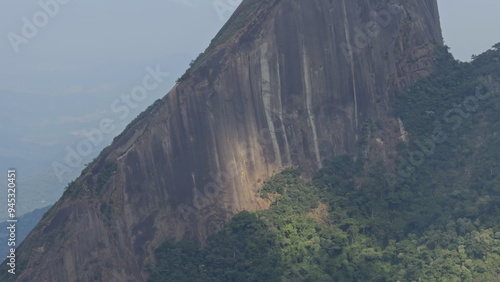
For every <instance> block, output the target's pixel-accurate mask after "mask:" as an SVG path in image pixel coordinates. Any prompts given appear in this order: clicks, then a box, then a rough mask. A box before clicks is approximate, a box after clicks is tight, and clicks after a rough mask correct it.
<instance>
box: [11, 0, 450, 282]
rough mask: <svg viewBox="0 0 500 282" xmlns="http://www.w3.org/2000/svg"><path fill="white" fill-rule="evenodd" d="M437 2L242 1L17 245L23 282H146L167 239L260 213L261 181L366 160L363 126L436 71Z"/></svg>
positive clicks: (394, 126)
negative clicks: (333, 162) (350, 157)
mask: <svg viewBox="0 0 500 282" xmlns="http://www.w3.org/2000/svg"><path fill="white" fill-rule="evenodd" d="M439 45H442V38H441V30H440V25H439V16H438V11H437V3H436V1H435V0H414V1H389V0H356V1H351V0H307V1H306V0H280V1H279V0H269V1H263V0H245V1H244V2H243V3H242V5H241V6H240V7H239V8H238V10H237V11H236V12H235V14H234V15H233V17H232V18H231V19H230V20H229V22H228V23H227V24H226V25H225V26H224V28H223V29H222V30H221V32H220V33H219V34H218V35H217V37H216V38H215V39H214V41H213V44H212V45H211V46H210V47H209V49H208V50H207V52H206V53H204V54H203V55H202V56H200V58H199V59H198V60H197V61H196V62H195V64H194V66H193V68H192V69H190V70H189V71H188V72H187V74H186V75H184V76H183V78H182V79H181V81H180V82H179V83H178V84H177V85H176V86H175V87H174V88H173V89H172V90H171V91H170V92H169V93H168V94H167V95H166V96H165V97H164V98H163V99H161V100H160V101H158V102H157V103H155V105H153V106H152V107H151V108H150V109H149V110H148V111H147V112H145V113H144V114H142V115H141V116H140V117H139V118H138V119H137V120H136V121H135V122H133V123H132V124H131V125H129V126H128V127H127V129H126V130H125V132H124V133H123V134H121V135H120V136H118V137H117V138H115V140H114V142H113V144H112V145H111V146H110V147H108V148H107V149H105V150H104V151H103V152H102V153H101V154H100V156H99V157H98V159H97V160H96V161H95V162H94V163H92V164H91V165H90V166H89V167H88V168H87V169H86V170H85V171H84V172H83V173H82V175H81V177H79V178H78V179H77V180H76V181H75V183H73V184H72V185H70V187H69V188H68V190H67V192H66V193H65V195H64V196H63V198H62V199H61V200H60V201H59V202H58V203H57V204H56V205H55V206H54V207H53V208H52V209H51V210H50V211H49V212H48V213H47V214H46V215H45V217H44V219H43V220H42V221H41V222H40V224H39V225H38V226H37V227H36V228H35V230H34V231H33V232H32V233H31V234H30V236H29V237H28V238H27V239H26V240H25V243H23V245H22V246H21V248H20V249H19V250H18V257H19V258H20V263H21V266H22V268H23V269H22V274H21V275H20V276H19V277H18V281H51V282H52V281H146V278H147V272H146V267H147V265H148V264H151V263H153V262H154V250H155V248H157V247H158V246H159V245H160V244H161V243H162V242H163V241H164V240H166V239H167V238H174V239H181V238H183V237H185V236H194V237H196V238H198V239H199V240H200V241H201V242H203V241H204V240H205V239H206V237H207V235H209V234H210V233H212V232H215V231H217V230H218V229H219V228H220V227H221V225H222V224H223V223H224V222H226V221H228V220H229V219H230V218H231V217H232V216H233V215H234V214H236V213H238V212H240V211H242V210H250V211H252V210H258V209H264V208H266V207H267V206H268V203H267V202H265V201H263V200H262V199H260V198H259V197H258V196H257V192H258V189H259V187H261V185H262V184H263V182H264V181H266V179H268V178H269V177H270V176H272V175H273V174H275V173H277V172H279V171H281V170H283V169H284V168H286V167H291V166H300V167H301V168H302V169H303V171H304V175H305V176H307V175H311V174H312V173H313V172H315V171H317V170H318V169H319V168H320V167H321V165H322V161H323V160H325V159H327V158H331V157H333V156H336V155H340V154H344V153H356V150H357V149H356V148H357V144H358V142H359V140H360V136H361V133H362V132H363V124H364V123H365V122H366V121H367V120H372V121H380V122H382V123H383V124H384V129H383V130H381V132H382V133H378V134H379V136H371V137H372V138H373V140H376V142H374V143H373V146H372V148H371V150H372V151H373V152H376V153H374V155H378V156H379V157H380V158H382V159H384V156H386V155H388V154H389V153H390V152H392V151H393V150H394V144H396V143H397V142H398V138H399V137H400V135H401V134H400V133H399V128H400V125H399V124H398V122H397V121H395V120H392V119H391V118H390V117H389V116H388V112H389V111H390V104H391V101H392V100H393V98H394V95H395V91H397V90H398V89H402V88H404V87H406V86H408V85H410V84H412V83H414V82H416V81H417V80H418V79H420V78H422V77H424V76H426V75H428V74H429V73H430V71H431V70H432V62H433V50H434V48H435V47H436V46H439Z"/></svg>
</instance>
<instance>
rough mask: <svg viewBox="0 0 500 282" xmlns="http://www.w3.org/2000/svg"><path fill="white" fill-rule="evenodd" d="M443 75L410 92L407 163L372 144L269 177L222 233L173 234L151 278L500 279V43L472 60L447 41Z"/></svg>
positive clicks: (405, 112) (402, 110) (401, 110)
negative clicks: (256, 204) (200, 241)
mask: <svg viewBox="0 0 500 282" xmlns="http://www.w3.org/2000/svg"><path fill="white" fill-rule="evenodd" d="M439 52H440V57H439V58H440V59H439V61H438V63H437V64H436V65H437V68H436V70H435V72H434V74H433V75H431V76H430V77H429V78H427V79H424V80H423V81H421V82H420V83H418V84H416V85H414V86H413V87H411V88H410V89H408V90H407V91H405V92H403V93H400V94H399V95H398V98H397V101H396V103H395V105H394V112H393V114H394V115H395V116H396V117H399V118H401V120H402V122H403V124H404V125H405V129H406V131H407V132H408V140H409V141H408V142H404V141H402V142H401V144H400V146H399V152H398V156H392V157H393V158H394V161H395V167H393V168H387V167H384V166H383V165H382V164H381V163H378V162H376V161H375V160H371V159H369V158H367V157H365V156H366V155H367V154H363V151H364V150H366V147H367V146H369V145H370V142H373V140H370V137H369V136H370V134H368V133H370V132H374V131H377V130H382V129H383V126H384V124H381V123H380V122H378V121H376V120H368V121H365V127H366V132H367V134H366V138H361V139H362V140H360V144H359V147H360V149H359V151H360V153H359V154H358V155H356V156H342V157H338V158H336V159H333V160H331V161H329V162H327V163H325V165H324V168H323V169H322V170H320V171H319V172H318V173H317V174H316V176H315V177H314V178H313V179H311V180H304V179H302V178H301V177H300V171H298V170H297V169H289V170H286V171H284V172H283V173H281V174H279V175H277V176H275V177H274V178H273V179H271V180H270V181H268V182H267V183H265V184H264V186H263V188H262V190H261V196H262V197H263V198H265V199H269V200H270V201H272V203H273V204H272V205H271V208H270V209H268V210H265V211H259V212H253V213H249V212H242V213H240V214H238V215H237V216H235V217H234V218H233V220H232V221H231V222H229V223H228V224H227V225H226V226H225V228H224V229H223V230H222V231H220V232H219V233H217V234H215V235H214V236H212V237H211V238H210V239H209V241H208V243H207V245H206V246H203V247H200V246H198V245H197V243H196V242H195V241H192V240H184V241H181V242H178V243H174V242H170V241H169V242H166V243H165V244H163V246H162V247H160V248H158V249H157V251H156V258H157V264H156V265H154V266H150V271H151V277H150V281H282V279H284V281H499V277H500V170H499V166H500V165H499V160H500V138H499V137H500V44H497V45H495V46H494V47H493V49H491V50H488V51H487V52H485V53H483V54H482V55H479V56H477V57H475V58H474V60H473V61H472V62H471V63H461V62H458V61H456V60H454V59H453V57H452V56H451V55H450V54H449V53H448V51H447V49H446V48H444V49H440V50H439Z"/></svg>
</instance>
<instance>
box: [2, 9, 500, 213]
mask: <svg viewBox="0 0 500 282" xmlns="http://www.w3.org/2000/svg"><path fill="white" fill-rule="evenodd" d="M303 1H309V0H303ZM353 1H354V0H353ZM239 2H241V0H145V1H131V0H120V1H118V0H112V1H102V0H39V1H26V0H17V1H14V0H0V98H1V99H2V100H1V101H2V110H0V132H2V133H1V135H0V136H1V138H2V139H1V140H0V169H2V170H3V169H6V168H8V167H19V168H22V169H24V170H26V171H29V173H30V174H35V173H42V174H44V175H47V174H48V175H50V176H54V173H53V171H52V167H51V164H53V163H54V162H62V161H63V160H64V158H65V157H66V156H67V155H68V150H73V149H75V148H76V147H75V146H77V144H79V142H82V140H83V139H84V137H83V134H84V133H85V130H90V129H92V128H97V127H99V124H100V122H102V121H108V122H112V123H113V124H114V125H115V130H113V131H112V132H110V133H108V134H106V135H105V136H104V140H103V141H102V142H100V143H99V144H97V145H95V147H94V148H93V149H92V152H91V153H90V154H89V155H88V156H86V158H85V159H84V160H82V162H81V163H80V164H79V167H78V168H72V170H71V173H67V174H65V175H64V177H63V179H62V180H61V179H59V180H58V183H60V188H61V189H62V187H63V186H64V184H66V183H67V182H69V181H71V180H72V178H74V176H75V175H77V174H78V173H79V171H80V170H81V167H83V162H88V161H89V160H91V159H92V158H93V157H95V156H96V155H97V154H98V152H99V151H100V150H101V149H102V147H104V146H106V145H108V144H109V142H111V140H112V138H113V137H114V136H115V135H117V134H119V133H120V131H121V130H122V129H123V127H124V126H125V125H126V124H127V123H128V122H129V121H130V120H131V119H133V118H134V117H135V116H136V115H137V114H138V113H139V112H140V111H142V110H143V109H145V108H146V107H147V106H148V105H150V104H151V103H152V102H153V101H154V100H155V99H158V98H160V97H162V96H164V95H165V94H166V93H167V92H168V90H169V89H170V88H171V87H172V86H173V84H174V82H175V79H176V78H178V77H179V76H180V75H181V74H182V73H183V72H184V70H185V69H186V68H187V66H188V64H189V62H190V61H191V60H192V59H194V58H195V57H196V56H197V55H198V54H199V53H200V52H202V51H203V50H204V49H205V48H206V47H207V46H208V44H209V43H210V40H211V39H212V38H213V37H214V35H215V34H216V32H217V31H218V30H219V29H220V28H221V27H222V25H223V24H224V22H225V21H226V20H227V19H228V18H229V16H230V14H231V12H233V11H234V9H235V8H236V5H237V4H239ZM44 3H45V4H44ZM439 6H440V13H441V21H442V27H443V33H444V38H445V42H446V44H447V45H449V46H450V47H451V51H452V52H453V54H454V55H455V56H456V58H458V59H460V60H468V59H470V57H471V55H472V54H479V53H481V52H483V51H485V50H486V49H488V48H490V47H491V46H492V45H493V44H495V43H497V42H499V41H500V34H499V28H500V17H499V16H498V11H500V1H499V0H475V1H472V0H439ZM151 70H154V71H159V72H160V73H163V74H166V73H168V76H166V75H164V77H162V79H161V81H160V82H159V83H158V85H157V86H156V87H155V88H154V89H152V90H149V91H148V93H147V97H146V98H145V99H144V100H143V101H140V103H137V106H136V107H134V108H133V109H130V113H128V114H123V113H122V114H121V115H120V114H117V113H116V112H113V111H112V110H111V108H112V105H113V103H115V102H116V101H117V99H118V102H120V99H121V97H122V95H123V94H127V93H131V90H132V89H134V87H136V86H138V85H141V83H142V80H143V78H144V77H145V76H146V75H148V73H150V72H151ZM68 148H69V149H68ZM42 169H44V170H45V172H41V171H40V170H42ZM46 171H48V173H47V172H46ZM51 171H52V172H51ZM27 174H28V173H27ZM36 182H37V183H40V182H39V181H36ZM48 182H50V180H48ZM38 186H40V185H38ZM58 187H59V186H58ZM28 188H29V189H32V190H33V189H38V187H36V188H35V187H28ZM37 191H38V193H40V195H41V197H45V196H44V195H45V192H44V191H42V190H37ZM61 191H62V190H61ZM33 193H36V191H35V192H33ZM54 197H55V198H57V197H58V195H56V196H54ZM54 197H52V198H50V197H49V198H47V199H46V201H48V202H51V201H52V200H53V198H54ZM43 201H45V200H43ZM30 204H31V203H30ZM39 206H42V205H41V204H40V205H39ZM39 206H36V205H34V204H33V205H31V207H32V208H36V207H39Z"/></svg>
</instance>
